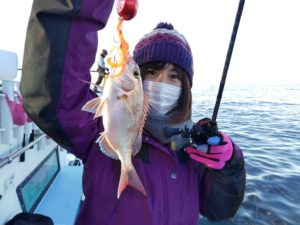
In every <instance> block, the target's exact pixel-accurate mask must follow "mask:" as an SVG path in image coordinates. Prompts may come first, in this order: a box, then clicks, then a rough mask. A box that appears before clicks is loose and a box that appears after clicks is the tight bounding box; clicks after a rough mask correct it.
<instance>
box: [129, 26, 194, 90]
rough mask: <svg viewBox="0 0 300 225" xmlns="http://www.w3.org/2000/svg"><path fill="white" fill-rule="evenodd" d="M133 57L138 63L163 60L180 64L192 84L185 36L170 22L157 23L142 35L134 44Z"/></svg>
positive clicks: (189, 55) (190, 65)
mask: <svg viewBox="0 0 300 225" xmlns="http://www.w3.org/2000/svg"><path fill="white" fill-rule="evenodd" d="M133 58H134V60H135V61H136V62H137V64H138V65H141V64H144V63H149V62H154V61H164V62H168V63H172V64H176V65H178V66H180V67H181V68H182V69H184V70H185V71H186V73H187V74H188V78H189V80H190V83H191V85H192V84H193V75H194V69H193V55H192V52H191V48H190V46H189V44H188V42H187V40H186V39H185V37H184V36H183V35H182V34H180V33H179V32H178V31H176V30H175V29H174V28H173V25H172V24H168V23H162V22H161V23H159V24H158V25H157V26H156V27H155V28H154V30H153V31H152V32H150V33H148V34H146V35H144V36H143V37H142V38H141V40H140V41H139V42H138V43H137V45H136V46H135V49H134V51H133Z"/></svg>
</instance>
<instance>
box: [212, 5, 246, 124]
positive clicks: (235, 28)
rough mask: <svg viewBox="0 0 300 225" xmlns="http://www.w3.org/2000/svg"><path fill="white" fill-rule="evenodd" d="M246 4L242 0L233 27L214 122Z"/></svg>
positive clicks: (215, 117)
mask: <svg viewBox="0 0 300 225" xmlns="http://www.w3.org/2000/svg"><path fill="white" fill-rule="evenodd" d="M244 3H245V0H240V3H239V6H238V10H237V13H236V17H235V22H234V26H233V30H232V33H231V38H230V43H229V47H228V50H227V55H226V60H225V65H224V68H223V74H222V78H221V82H220V86H219V91H218V95H217V100H216V103H215V108H214V112H213V116H212V120H213V121H216V120H217V115H218V111H219V106H220V103H221V99H222V94H223V90H224V86H225V81H226V76H227V72H228V68H229V65H230V60H231V55H232V51H233V47H234V43H235V38H236V35H237V32H238V28H239V24H240V20H241V16H242V13H243V8H244Z"/></svg>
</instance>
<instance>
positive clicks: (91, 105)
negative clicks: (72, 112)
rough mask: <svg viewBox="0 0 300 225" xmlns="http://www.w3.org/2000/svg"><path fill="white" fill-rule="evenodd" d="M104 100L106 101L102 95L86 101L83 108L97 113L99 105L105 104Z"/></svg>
mask: <svg viewBox="0 0 300 225" xmlns="http://www.w3.org/2000/svg"><path fill="white" fill-rule="evenodd" d="M103 102H104V101H102V100H101V98H100V97H96V98H93V99H92V100H90V101H88V102H87V103H85V105H84V106H83V107H82V109H81V110H82V111H86V112H91V113H96V112H97V109H98V108H99V106H100V107H102V106H101V105H103Z"/></svg>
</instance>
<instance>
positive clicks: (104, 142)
mask: <svg viewBox="0 0 300 225" xmlns="http://www.w3.org/2000/svg"><path fill="white" fill-rule="evenodd" d="M96 143H99V146H100V150H101V152H103V154H105V155H106V156H108V157H110V158H112V159H119V157H118V155H117V153H116V150H115V149H114V147H113V146H112V145H111V144H110V142H109V141H108V139H107V137H106V135H105V132H102V133H100V137H99V138H98V139H97V140H96Z"/></svg>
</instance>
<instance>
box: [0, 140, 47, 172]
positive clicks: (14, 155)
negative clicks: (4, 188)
mask: <svg viewBox="0 0 300 225" xmlns="http://www.w3.org/2000/svg"><path fill="white" fill-rule="evenodd" d="M46 137H47V135H46V134H41V136H39V137H38V138H36V139H35V140H34V141H32V142H30V143H28V144H27V145H26V146H25V147H22V148H20V149H18V150H16V151H14V152H12V153H9V154H8V156H5V157H3V158H0V169H1V168H2V167H4V166H5V165H7V164H9V163H11V162H12V161H13V160H14V159H15V158H17V157H19V156H20V155H21V154H22V153H24V152H26V151H27V150H28V149H30V148H32V146H34V145H35V144H37V143H38V142H39V141H41V140H42V139H44V138H46Z"/></svg>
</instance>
